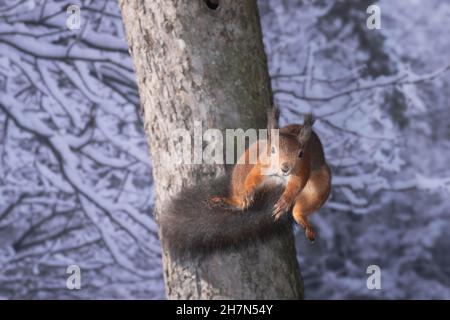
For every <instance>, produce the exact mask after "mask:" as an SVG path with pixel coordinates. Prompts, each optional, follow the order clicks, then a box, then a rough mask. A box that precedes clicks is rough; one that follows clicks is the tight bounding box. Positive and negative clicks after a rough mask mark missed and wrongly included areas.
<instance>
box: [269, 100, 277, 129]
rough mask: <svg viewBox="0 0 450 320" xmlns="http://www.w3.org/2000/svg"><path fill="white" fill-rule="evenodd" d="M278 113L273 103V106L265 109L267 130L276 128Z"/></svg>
mask: <svg viewBox="0 0 450 320" xmlns="http://www.w3.org/2000/svg"><path fill="white" fill-rule="evenodd" d="M279 115H280V113H279V110H278V108H277V107H276V106H275V105H274V106H273V108H270V109H267V130H271V129H277V128H278V116H279Z"/></svg>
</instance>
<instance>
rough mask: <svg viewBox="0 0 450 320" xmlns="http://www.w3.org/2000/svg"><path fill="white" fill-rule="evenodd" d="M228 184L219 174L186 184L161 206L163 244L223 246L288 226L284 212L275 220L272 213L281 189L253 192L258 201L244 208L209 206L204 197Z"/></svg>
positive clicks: (197, 248)
mask: <svg viewBox="0 0 450 320" xmlns="http://www.w3.org/2000/svg"><path fill="white" fill-rule="evenodd" d="M228 185H229V180H228V179H227V178H226V177H223V178H219V179H216V180H213V181H211V182H209V183H206V184H203V185H199V186H194V187H191V188H187V189H184V190H183V191H181V192H180V193H179V194H178V195H177V196H175V197H174V198H173V199H172V200H171V201H170V203H169V204H168V205H166V206H165V208H164V209H163V211H162V213H161V215H160V221H159V223H160V226H161V233H162V238H163V241H164V244H166V245H168V246H169V247H170V249H171V251H172V252H176V253H178V254H179V253H187V252H190V253H192V254H195V253H206V252H211V251H214V250H218V249H221V250H224V249H226V248H232V247H238V246H240V245H243V244H246V243H250V242H255V241H257V240H264V239H267V238H270V237H272V236H273V235H275V234H279V233H282V232H287V231H288V230H289V229H288V228H289V225H290V223H289V222H288V221H289V218H288V215H287V214H286V215H284V217H283V218H282V219H280V220H278V221H274V219H273V217H272V209H273V205H274V204H275V202H276V201H277V200H278V198H279V196H280V194H281V192H282V190H281V189H280V191H279V192H274V191H273V190H271V191H270V192H265V193H264V192H261V193H260V194H257V195H256V198H255V203H257V204H258V205H257V206H254V207H253V208H250V209H248V210H245V211H239V210H236V209H231V208H227V207H223V208H222V207H219V208H211V207H209V206H208V205H207V203H206V201H207V199H208V198H209V197H210V196H213V195H216V196H217V195H219V196H225V195H226V194H227V193H228ZM213 192H214V193H213Z"/></svg>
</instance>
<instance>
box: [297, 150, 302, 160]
mask: <svg viewBox="0 0 450 320" xmlns="http://www.w3.org/2000/svg"><path fill="white" fill-rule="evenodd" d="M298 157H299V158H301V157H303V150H300V152H299V153H298Z"/></svg>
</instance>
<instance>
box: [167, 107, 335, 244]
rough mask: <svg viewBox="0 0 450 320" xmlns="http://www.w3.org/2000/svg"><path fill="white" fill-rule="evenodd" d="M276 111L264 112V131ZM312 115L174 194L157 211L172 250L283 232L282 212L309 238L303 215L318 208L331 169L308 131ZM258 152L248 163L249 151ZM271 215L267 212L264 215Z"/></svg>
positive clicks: (316, 139)
mask: <svg viewBox="0 0 450 320" xmlns="http://www.w3.org/2000/svg"><path fill="white" fill-rule="evenodd" d="M275 113H276V111H275V110H274V109H272V110H271V111H270V112H269V117H268V118H269V119H268V128H267V129H268V131H269V132H271V130H272V129H276V126H275V123H276V114H275ZM313 123H314V121H313V118H312V116H311V115H307V116H306V117H305V121H304V123H303V125H300V124H291V125H287V126H284V127H282V128H280V129H278V130H279V131H278V145H276V143H272V140H271V135H270V134H269V138H268V139H267V140H262V139H261V140H258V141H256V142H255V143H254V144H253V145H251V146H250V147H249V148H248V149H246V150H245V152H244V154H242V156H241V158H240V160H239V161H238V162H237V163H236V164H235V165H234V167H233V170H232V174H231V179H230V178H229V177H227V176H225V177H222V178H219V179H215V180H213V181H210V182H209V183H206V184H204V185H201V186H194V187H191V188H187V189H185V190H183V191H182V192H180V194H179V195H177V196H176V197H175V198H174V199H173V200H172V201H171V203H169V205H168V206H167V207H166V209H165V211H163V212H162V215H161V218H160V224H161V230H162V233H163V235H164V238H165V239H166V240H167V243H168V245H169V246H170V247H171V248H172V249H174V250H177V251H184V250H186V249H190V250H191V252H195V251H202V250H213V249H219V248H225V247H229V246H238V245H240V244H242V243H245V242H249V241H252V240H254V239H257V238H260V239H264V238H267V237H269V236H270V235H273V234H276V233H277V232H286V230H287V229H286V228H285V226H286V224H288V223H287V220H286V218H283V217H285V216H286V213H287V212H288V211H291V210H292V217H293V218H294V220H295V222H296V223H297V224H298V225H299V226H301V227H302V228H303V229H305V234H306V237H307V238H308V239H309V240H310V241H314V239H315V232H314V229H313V227H312V225H311V224H310V223H309V221H308V216H309V215H310V214H312V213H313V212H315V211H317V210H318V209H320V208H321V207H322V206H323V204H324V203H325V201H326V200H327V198H328V196H329V194H330V190H331V171H330V168H329V167H328V165H327V163H326V161H325V157H324V152H323V147H322V143H321V142H320V139H319V137H318V135H317V134H316V133H315V132H314V131H313V130H312V126H313ZM257 150H265V151H266V152H260V153H259V154H258V153H256V154H258V157H257V159H256V163H254V164H251V163H250V161H249V159H251V158H250V153H251V152H257ZM268 213H271V214H268Z"/></svg>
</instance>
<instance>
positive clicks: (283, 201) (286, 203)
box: [272, 195, 292, 220]
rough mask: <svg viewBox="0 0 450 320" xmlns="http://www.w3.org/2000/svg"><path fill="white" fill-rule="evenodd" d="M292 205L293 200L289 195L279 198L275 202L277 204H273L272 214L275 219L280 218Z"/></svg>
mask: <svg viewBox="0 0 450 320" xmlns="http://www.w3.org/2000/svg"><path fill="white" fill-rule="evenodd" d="M291 206H292V201H291V200H290V199H289V198H288V197H286V196H283V195H282V196H281V197H280V199H278V201H277V203H275V205H274V206H273V213H272V216H273V217H274V219H275V220H278V219H280V217H281V216H282V215H283V213H285V212H286V211H288V210H289V209H290V208H291Z"/></svg>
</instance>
